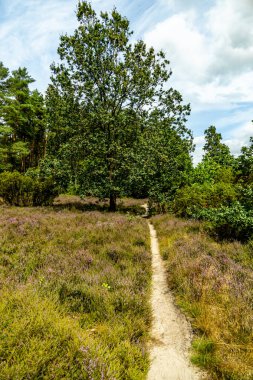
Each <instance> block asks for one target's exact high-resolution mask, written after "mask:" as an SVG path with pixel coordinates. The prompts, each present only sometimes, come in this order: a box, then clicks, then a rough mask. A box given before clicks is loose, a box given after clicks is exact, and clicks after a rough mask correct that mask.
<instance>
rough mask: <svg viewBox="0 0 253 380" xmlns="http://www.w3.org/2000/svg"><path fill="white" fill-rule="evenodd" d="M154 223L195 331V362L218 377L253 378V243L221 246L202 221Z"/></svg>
mask: <svg viewBox="0 0 253 380" xmlns="http://www.w3.org/2000/svg"><path fill="white" fill-rule="evenodd" d="M152 221H153V223H154V226H155V228H156V229H157V232H158V237H159V243H160V247H161V253H162V255H163V258H164V259H165V260H166V263H167V264H166V265H167V270H168V283H169V286H170V287H171V289H172V290H173V291H174V294H175V297H176V302H177V304H178V305H179V306H180V307H181V308H182V309H183V311H185V312H186V313H187V315H188V316H189V318H190V321H191V323H192V326H193V330H194V333H195V340H194V341H193V345H192V346H193V354H192V362H193V363H194V364H196V365H198V366H200V367H203V368H206V369H208V370H209V371H210V373H211V375H212V378H213V379H217V380H221V379H226V380H228V379H230V380H251V379H253V310H252V305H253V293H252V289H253V270H252V269H253V249H252V246H253V245H252V242H249V243H248V244H247V245H242V244H240V243H239V242H223V243H217V242H215V241H214V240H212V239H211V238H210V237H209V236H207V235H206V234H205V232H204V229H203V224H201V223H200V222H196V221H184V220H180V219H177V218H174V217H173V216H169V215H162V216H155V217H153V219H152Z"/></svg>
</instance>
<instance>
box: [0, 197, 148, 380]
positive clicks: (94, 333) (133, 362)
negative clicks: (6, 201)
mask: <svg viewBox="0 0 253 380" xmlns="http://www.w3.org/2000/svg"><path fill="white" fill-rule="evenodd" d="M72 200H73V199H72ZM74 201H75V200H74ZM79 201H80V200H79V199H78V200H77V202H79ZM66 203H67V204H68V205H69V204H70V202H69V200H68V202H66ZM61 206H63V205H61ZM0 211H1V214H0V231H1V234H0V246H1V251H0V289H1V290H0V296H1V301H0V379H1V380H8V379H9V380H13V379H17V380H21V379H42V378H43V379H94V380H95V379H97V380H98V379H110V380H113V379H135V380H141V379H145V376H146V372H147V369H148V364H149V363H148V353H147V349H146V342H147V337H148V330H149V325H150V308H149V303H148V300H149V294H150V292H149V290H150V278H151V260H150V254H149V236H148V230H147V226H146V223H145V221H144V220H142V218H140V217H135V216H132V215H128V214H127V215H122V214H119V213H117V214H111V213H105V212H104V213H101V212H98V211H88V212H81V211H79V210H76V208H75V206H73V207H72V209H69V207H67V208H64V207H56V208H54V207H52V208H50V209H49V208H26V209H25V208H14V207H12V208H11V207H1V209H0Z"/></svg>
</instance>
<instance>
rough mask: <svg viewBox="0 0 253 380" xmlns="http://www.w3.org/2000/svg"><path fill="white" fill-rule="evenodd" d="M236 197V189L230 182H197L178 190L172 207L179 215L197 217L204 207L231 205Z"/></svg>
mask: <svg viewBox="0 0 253 380" xmlns="http://www.w3.org/2000/svg"><path fill="white" fill-rule="evenodd" d="M236 199H237V192H236V189H235V187H234V186H233V185H232V184H230V183H225V182H218V183H214V184H212V183H210V182H204V183H203V184H198V183H195V184H193V185H191V186H185V187H183V188H182V189H179V190H178V191H177V193H176V195H175V198H174V201H173V202H172V208H173V211H174V212H175V213H176V214H177V215H178V216H184V217H193V216H195V217H196V215H197V214H198V212H199V211H202V209H210V208H214V207H220V206H229V205H230V204H232V203H233V202H234V201H236Z"/></svg>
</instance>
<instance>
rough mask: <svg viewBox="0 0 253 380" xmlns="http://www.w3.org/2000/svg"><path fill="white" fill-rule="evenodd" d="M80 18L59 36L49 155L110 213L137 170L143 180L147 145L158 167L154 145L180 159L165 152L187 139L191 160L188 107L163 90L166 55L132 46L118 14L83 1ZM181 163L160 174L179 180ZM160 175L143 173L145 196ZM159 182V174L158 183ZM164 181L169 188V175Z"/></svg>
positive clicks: (50, 96)
mask: <svg viewBox="0 0 253 380" xmlns="http://www.w3.org/2000/svg"><path fill="white" fill-rule="evenodd" d="M77 19H78V22H79V26H78V28H77V29H76V30H75V32H74V34H73V35H71V36H68V35H63V36H61V38H60V45H59V48H58V53H59V56H60V59H61V63H60V64H53V65H52V73H53V74H52V84H51V85H50V86H49V88H48V92H47V106H48V114H49V132H50V133H49V145H48V154H49V155H50V154H51V155H52V156H53V157H54V158H57V159H58V160H60V161H62V162H63V163H64V165H63V166H64V167H66V168H68V169H67V170H69V172H70V177H71V178H70V180H71V181H72V182H73V181H74V182H75V181H76V180H77V182H78V185H79V186H80V189H81V190H80V191H82V192H84V193H86V194H87V193H88V192H90V193H92V194H93V195H98V196H109V198H110V209H111V210H115V208H116V197H117V196H118V195H120V194H121V193H122V192H124V191H125V189H126V188H127V187H128V185H129V184H128V183H127V182H128V180H129V178H130V176H132V175H133V168H136V172H138V173H139V175H140V172H141V170H140V169H141V168H140V166H141V165H140V162H141V160H144V161H145V157H143V151H144V150H145V146H146V147H150V148H151V147H153V149H151V150H150V151H149V154H152V155H153V161H152V160H151V161H150V164H151V163H152V164H153V166H156V164H155V155H156V153H157V151H158V150H157V144H158V145H159V150H160V151H161V155H160V156H162V151H163V155H164V157H165V156H166V157H167V158H168V155H171V154H174V155H175V154H177V153H176V152H175V151H174V152H173V153H172V150H171V149H167V147H168V143H169V141H170V139H172V140H173V144H176V146H180V145H181V146H182V141H184V142H186V141H187V143H184V144H183V146H184V149H186V150H185V154H188V157H189V152H190V150H191V148H192V145H191V135H190V134H189V131H187V130H186V128H185V127H184V123H185V120H186V116H187V115H188V114H189V106H187V105H186V106H185V105H182V98H181V95H180V94H179V93H178V92H177V91H174V90H172V89H168V87H166V86H167V85H166V83H167V81H168V79H169V78H170V75H171V72H170V70H168V68H167V67H168V64H169V62H168V61H167V59H166V58H165V55H164V53H163V52H159V53H157V54H156V53H155V51H154V49H153V48H147V46H146V45H145V43H144V42H143V41H141V40H140V41H137V42H135V43H132V42H131V41H130V39H131V35H132V32H131V31H130V29H129V22H128V20H127V19H126V18H124V17H122V16H121V15H120V14H119V13H118V12H117V10H116V9H113V11H112V12H111V13H110V14H109V13H107V12H104V13H103V12H101V14H100V16H98V15H97V14H96V13H95V11H94V10H93V9H92V7H91V5H90V4H89V3H87V2H85V1H81V2H79V4H78V8H77ZM158 127H159V128H158ZM165 130H166V131H167V132H166V133H165V132H164V131H165ZM155 131H156V132H155ZM158 131H160V133H159V132H158ZM162 131H163V132H162ZM161 135H162V137H161ZM146 139H149V142H148V141H147V140H146ZM150 139H153V142H152V144H151V141H150ZM154 140H155V141H156V143H155V142H154ZM163 148H164V149H163ZM139 152H142V154H141V155H139ZM172 161H173V160H172ZM172 161H170V163H172ZM179 161H180V158H178V161H177V165H174V167H167V168H166V165H163V170H168V173H173V178H174V177H175V176H176V173H178V172H179V171H182V170H184V169H185V165H184V163H183V161H182V163H181V165H180V162H179ZM159 162H161V160H160V159H159ZM164 162H165V163H166V159H165V160H164ZM174 164H175V160H174ZM187 165H188V164H187ZM138 167H139V169H138ZM157 170H160V169H157V167H153V169H152V170H151V172H152V173H150V175H148V173H145V176H141V175H140V178H141V179H145V181H149V183H147V187H148V191H149V190H150V186H151V185H152V184H153V182H154V181H153V179H154V178H155V177H156V176H155V175H154V173H153V171H157ZM173 171H174V172H173ZM149 172H150V171H149ZM73 173H74V174H73ZM136 174H137V173H136ZM161 177H162V174H161V173H160V175H158V176H157V177H156V178H157V180H159V178H160V179H161ZM168 177H169V178H168ZM150 178H151V180H150ZM166 181H167V184H166V188H168V186H169V185H168V183H169V182H170V176H169V175H167V176H166Z"/></svg>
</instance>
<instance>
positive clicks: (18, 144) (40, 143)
mask: <svg viewBox="0 0 253 380" xmlns="http://www.w3.org/2000/svg"><path fill="white" fill-rule="evenodd" d="M33 82H34V79H32V78H31V77H30V75H29V74H28V72H27V69H26V68H18V69H17V70H14V71H12V72H10V71H9V69H8V68H6V67H4V65H3V63H2V62H0V170H1V171H6V170H9V171H14V170H17V171H19V172H22V173H24V172H25V171H26V170H27V169H29V168H31V167H37V166H38V164H39V161H40V160H41V159H42V158H43V157H44V155H45V145H46V109H45V104H44V99H43V96H42V94H40V93H39V92H38V91H37V90H34V91H31V90H30V88H29V85H30V84H31V83H33Z"/></svg>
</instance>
